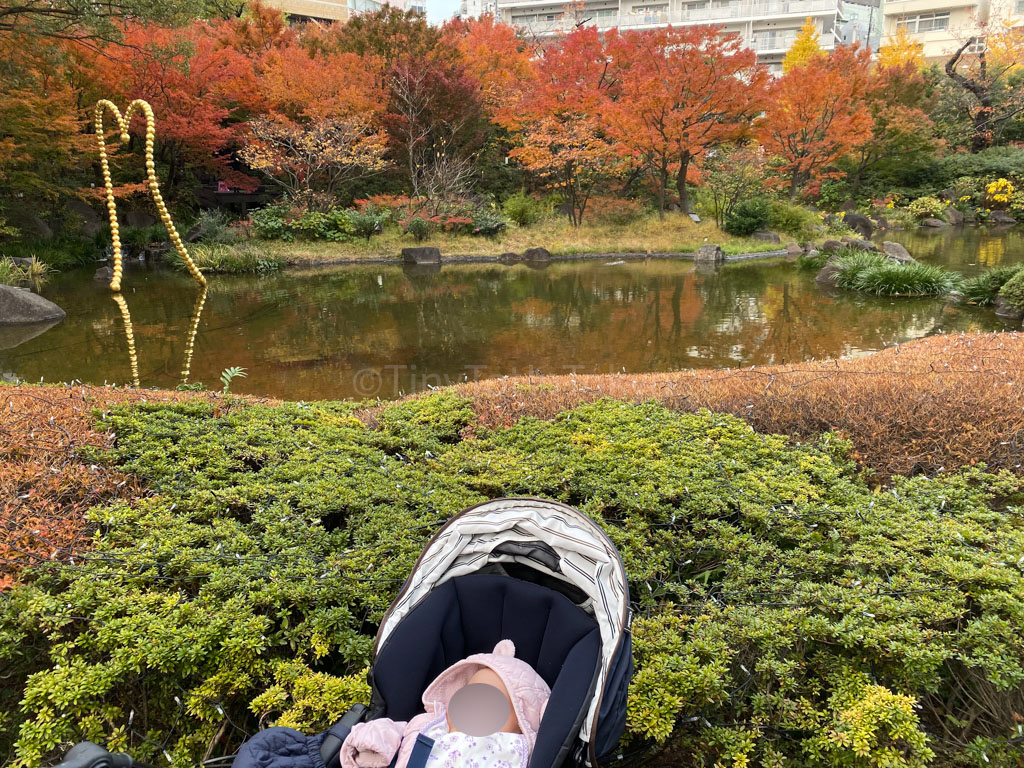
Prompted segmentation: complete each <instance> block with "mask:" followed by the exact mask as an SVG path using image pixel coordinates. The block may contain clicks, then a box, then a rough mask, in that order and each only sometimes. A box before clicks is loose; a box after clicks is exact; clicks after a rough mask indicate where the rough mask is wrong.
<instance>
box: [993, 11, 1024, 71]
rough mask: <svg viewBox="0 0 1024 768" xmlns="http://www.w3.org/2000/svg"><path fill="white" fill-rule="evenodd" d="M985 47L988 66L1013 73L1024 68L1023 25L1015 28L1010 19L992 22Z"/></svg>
mask: <svg viewBox="0 0 1024 768" xmlns="http://www.w3.org/2000/svg"><path fill="white" fill-rule="evenodd" d="M985 46H986V48H987V49H988V59H989V63H990V64H992V65H994V66H997V67H1000V68H1002V69H1006V70H1010V71H1014V72H1016V71H1017V70H1019V69H1020V68H1021V67H1024V25H1020V26H1016V25H1015V24H1014V22H1013V20H1010V19H1000V20H998V21H995V22H993V23H992V24H991V25H990V27H989V29H988V34H987V35H986V36H985Z"/></svg>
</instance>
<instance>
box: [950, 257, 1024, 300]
mask: <svg viewBox="0 0 1024 768" xmlns="http://www.w3.org/2000/svg"><path fill="white" fill-rule="evenodd" d="M1022 268H1024V267H1022V265H1020V264H1012V265H1003V266H999V267H995V268H993V269H989V270H986V271H985V272H983V273H982V274H980V275H976V276H974V277H971V278H968V279H966V280H964V281H963V282H962V283H961V284H960V292H961V293H963V295H964V301H965V302H967V303H968V304H977V305H979V306H982V307H987V306H989V305H990V304H992V303H994V302H995V300H996V296H998V295H999V291H1000V290H1002V288H1003V286H1004V285H1006V284H1007V283H1008V282H1009V281H1010V279H1011V278H1013V277H1014V276H1015V275H1016V274H1017V273H1018V272H1020V271H1021V269H1022Z"/></svg>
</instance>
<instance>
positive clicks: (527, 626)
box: [64, 498, 633, 768]
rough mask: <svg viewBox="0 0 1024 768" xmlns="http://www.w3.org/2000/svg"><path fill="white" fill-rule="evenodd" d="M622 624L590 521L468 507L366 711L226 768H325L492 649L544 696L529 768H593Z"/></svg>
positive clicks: (251, 749) (612, 701) (604, 746)
mask: <svg viewBox="0 0 1024 768" xmlns="http://www.w3.org/2000/svg"><path fill="white" fill-rule="evenodd" d="M629 624H630V611H629V591H628V587H627V584H626V575H625V571H624V569H623V566H622V561H621V560H620V559H619V555H618V552H617V551H616V550H615V547H614V545H613V544H612V543H611V541H610V540H609V539H608V537H607V536H605V534H604V533H603V532H602V531H601V529H600V528H598V527H597V525H595V524H594V523H593V522H592V521H591V520H590V519H589V518H587V517H586V516H584V515H583V514H581V513H580V512H578V511H577V510H575V509H573V508H572V507H569V506H567V505H565V504H560V503H557V502H552V501H545V500H542V499H530V498H510V499H496V500H493V501H488V502H485V503H483V504H478V505H476V506H474V507H470V508H469V509H466V510H464V511H463V512H461V513H460V514H458V515H456V516H455V517H453V518H452V519H451V520H449V521H448V522H447V523H446V524H445V525H444V526H443V527H442V528H441V529H440V530H439V531H438V532H437V534H436V535H435V536H434V537H433V538H432V539H431V540H430V542H429V543H428V544H427V546H426V548H425V549H424V551H423V553H422V554H421V555H420V557H419V559H418V560H417V562H416V565H415V566H414V567H413V571H412V574H411V575H410V576H409V578H408V579H407V580H406V582H405V584H404V585H403V587H402V589H401V591H400V592H399V594H398V597H397V598H396V599H395V601H394V603H393V604H392V605H391V607H390V608H389V609H388V611H387V613H386V614H385V615H384V619H383V621H382V622H381V625H380V629H379V630H378V632H377V639H376V643H375V645H374V652H373V661H372V663H371V666H370V673H369V683H370V686H371V699H370V702H369V706H364V705H361V704H357V705H356V706H355V707H353V708H352V709H351V710H350V711H349V712H348V713H347V714H346V715H345V717H343V718H342V719H341V720H340V721H339V722H338V723H337V724H335V725H334V727H332V728H331V729H330V730H328V731H327V732H326V733H322V734H318V735H315V736H306V735H304V734H301V733H299V732H298V731H295V730H292V729H290V728H280V727H278V728H268V729H266V730H264V731H261V732H260V733H258V734H256V735H255V736H253V737H252V738H251V739H250V740H249V741H247V742H246V743H245V744H243V745H242V747H241V749H240V750H239V752H238V755H237V756H236V758H235V761H234V768H337V766H338V755H339V752H340V749H341V745H342V742H343V741H344V739H345V737H346V736H347V735H348V733H349V731H350V730H351V728H352V726H353V725H355V724H356V723H358V722H362V721H364V720H370V719H374V718H378V717H389V718H391V719H393V720H410V719H412V717H413V716H414V715H416V714H417V713H418V712H420V711H421V709H422V707H421V703H420V696H421V695H422V693H423V691H424V690H425V689H426V687H427V686H428V684H429V683H430V682H431V681H432V680H433V679H434V678H435V677H436V676H437V675H438V674H440V673H441V672H442V671H443V670H445V669H447V668H448V667H450V666H451V665H452V664H454V663H455V662H457V661H459V660H461V659H463V658H465V657H467V656H469V655H471V654H475V653H482V652H488V651H490V650H491V649H492V648H494V646H495V645H496V644H497V643H498V641H500V640H503V639H510V640H512V641H513V643H514V644H515V647H516V656H517V658H519V659H521V660H523V661H525V662H527V663H528V664H530V666H532V667H533V668H534V669H535V670H536V671H537V673H538V674H539V675H540V676H541V677H542V678H543V679H544V681H545V682H546V683H547V684H548V685H549V686H550V688H551V696H550V699H549V700H548V704H547V708H546V710H545V714H544V717H543V720H542V721H541V724H540V729H539V731H538V733H537V740H536V743H535V745H534V749H533V754H532V756H531V759H530V763H529V768H559V766H562V765H565V764H567V763H568V764H570V765H571V766H573V767H574V768H580V767H582V766H590V767H592V768H593V767H595V766H598V765H599V764H600V763H601V761H602V760H603V759H605V758H608V757H609V756H610V755H611V754H612V752H613V751H614V750H615V748H616V746H617V745H618V742H619V738H620V737H621V736H622V733H623V731H624V729H625V725H626V694H627V688H628V685H629V680H630V677H631V676H632V672H633V658H632V641H631V637H630V633H629ZM89 746H90V747H93V748H94V749H97V750H98V749H99V747H95V745H89ZM80 747H84V745H80ZM78 748H79V747H76V748H75V749H78ZM73 751H74V750H72V752H73ZM427 751H428V752H429V750H427ZM104 754H106V753H104ZM107 756H108V757H110V755H107ZM68 757H69V758H70V757H71V754H69V755H68ZM417 761H420V762H425V761H426V754H425V753H424V752H423V751H422V750H419V751H417V752H416V753H414V754H413V757H412V758H411V759H410V761H409V765H408V768H423V767H422V765H416V764H415V763H416V762H417ZM71 764H72V763H71V762H70V760H67V759H66V760H65V763H64V765H65V766H70V765H71ZM74 765H75V766H76V768H77V767H78V766H85V765H92V766H95V768H99V766H100V765H111V766H113V765H125V763H123V762H121V763H117V762H106V763H95V762H93V763H83V762H81V761H79V762H76V763H74ZM128 765H130V763H128Z"/></svg>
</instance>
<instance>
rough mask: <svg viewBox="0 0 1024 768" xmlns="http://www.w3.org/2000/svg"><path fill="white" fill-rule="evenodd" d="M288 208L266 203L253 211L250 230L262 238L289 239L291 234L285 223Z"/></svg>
mask: <svg viewBox="0 0 1024 768" xmlns="http://www.w3.org/2000/svg"><path fill="white" fill-rule="evenodd" d="M287 216H288V208H287V206H284V205H268V206H267V207H265V208H260V209H259V210H258V211H253V212H252V214H251V215H250V218H251V219H252V232H253V234H254V235H256V237H258V238H261V239H263V240H286V241H287V240H291V239H293V238H292V234H291V231H290V230H289V228H288V224H287V223H286V221H287Z"/></svg>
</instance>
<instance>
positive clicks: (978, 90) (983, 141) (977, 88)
mask: <svg viewBox="0 0 1024 768" xmlns="http://www.w3.org/2000/svg"><path fill="white" fill-rule="evenodd" d="M976 39H977V38H974V37H971V38H968V40H967V42H966V43H964V44H963V45H961V46H960V48H959V49H957V51H956V53H954V54H953V56H952V57H951V58H950V59H949V61H947V62H946V75H947V76H948V77H949V78H950V79H951V80H952V81H953V82H954V83H956V84H957V85H959V86H960V87H961V88H963V89H964V90H965V91H968V92H969V93H971V94H972V95H973V96H974V98H976V99H977V100H978V109H977V110H975V112H974V114H973V115H972V116H971V125H972V129H973V130H972V135H971V152H972V153H976V152H981V150H983V149H987V148H988V147H990V146H992V115H993V109H992V89H991V88H990V87H989V84H988V82H986V77H987V73H988V65H987V62H986V61H985V51H984V49H983V50H982V52H981V53H979V54H978V64H979V68H980V70H981V77H980V78H973V77H967V76H966V75H963V74H961V73H959V72H957V71H956V65H957V63H958V62H959V61H960V57H961V56H963V54H964V51H966V50H967V49H968V48H969V47H970V46H971V44H972V43H974V42H975V40H976Z"/></svg>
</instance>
